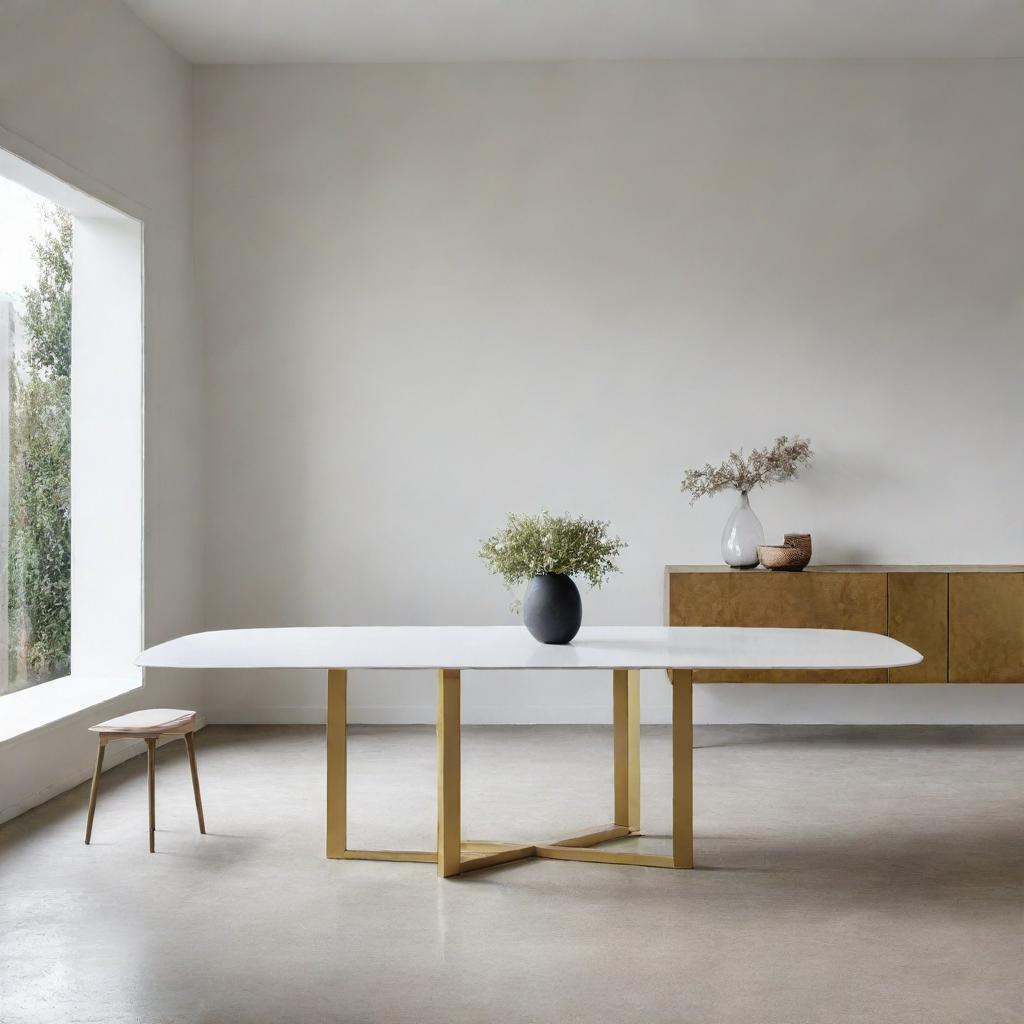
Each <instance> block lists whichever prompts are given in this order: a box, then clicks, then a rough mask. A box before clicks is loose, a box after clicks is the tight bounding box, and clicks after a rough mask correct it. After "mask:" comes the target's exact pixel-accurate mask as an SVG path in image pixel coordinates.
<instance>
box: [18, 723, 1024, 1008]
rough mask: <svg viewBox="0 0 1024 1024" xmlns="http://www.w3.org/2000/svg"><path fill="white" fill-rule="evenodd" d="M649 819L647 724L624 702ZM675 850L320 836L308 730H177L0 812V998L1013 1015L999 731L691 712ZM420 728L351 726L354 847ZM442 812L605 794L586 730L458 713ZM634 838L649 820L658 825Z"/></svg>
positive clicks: (427, 817)
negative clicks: (441, 871) (691, 841)
mask: <svg viewBox="0 0 1024 1024" xmlns="http://www.w3.org/2000/svg"><path fill="white" fill-rule="evenodd" d="M643 744H644V752H643V768H644V784H643V795H644V801H645V805H644V825H645V828H647V829H649V830H651V831H652V832H657V831H659V830H661V831H664V830H666V829H667V823H668V819H669V810H670V808H669V806H668V792H669V789H668V787H669V782H670V777H669V770H668V769H669V762H668V753H669V736H668V730H667V729H666V728H661V727H652V728H645V729H644V730H643ZM697 744H698V747H699V749H698V750H697V751H696V754H695V764H696V780H697V796H696V857H697V863H698V868H697V869H696V870H694V871H669V870H664V869H657V868H630V867H616V866H610V865H597V864H579V863H565V862H558V861H538V860H530V861H524V862H520V863H517V864H510V865H505V866H501V867H497V868H493V869H490V870H483V871H479V872H476V873H473V874H469V875H466V876H465V877H463V878H459V879H455V880H452V881H447V882H442V881H439V880H438V879H437V877H436V876H435V869H434V867H433V866H432V865H422V864H390V863H366V862H343V861H327V860H325V859H324V857H323V804H324V737H323V730H322V729H317V728H311V727H310V728H307V727H245V728H242V727H232V728H228V727H210V728H207V729H205V730H203V731H202V732H201V733H199V734H198V735H197V738H196V747H197V753H198V757H199V771H200V777H201V780H202V785H203V797H204V805H205V810H206V821H207V828H208V829H209V835H207V836H200V835H199V834H198V831H197V828H196V824H195V816H194V808H193V805H192V793H191V787H190V785H189V778H188V769H187V763H186V761H185V757H184V753H185V751H184V745H183V744H180V743H178V744H174V745H171V746H168V747H166V748H161V749H160V752H159V767H158V772H157V827H158V832H157V840H156V842H157V852H156V853H155V854H153V855H150V854H149V853H148V852H147V834H146V782H145V761H144V759H143V758H135V759H133V760H132V761H129V762H126V763H125V764H123V765H120V766H118V767H116V768H113V769H111V770H110V771H109V772H108V773H106V774H105V775H104V778H103V790H102V791H101V793H100V799H99V806H98V810H97V814H96V824H95V830H94V835H93V845H92V846H89V847H87V846H85V845H84V844H83V842H82V836H83V829H84V823H85V806H86V801H87V796H88V788H87V787H86V786H80V787H78V788H77V789H75V790H73V791H72V792H70V793H66V794H64V795H63V796H60V797H58V798H56V799H54V800H52V801H50V802H49V803H48V804H45V805H44V806H42V807H39V808H36V809H35V810H33V811H30V812H29V813H27V814H25V815H23V816H22V817H20V818H18V819H16V820H14V821H12V822H9V823H8V824H6V825H4V826H2V827H0V1021H2V1022H3V1024H25V1022H32V1024H36V1022H39V1024H50V1022H61V1024H78V1022H98V1024H100V1022H101V1024H129V1022H131V1024H170V1022H175V1024H176V1022H179V1021H180V1022H186V1021H187V1022H210V1024H213V1022H217V1024H221V1022H224V1024H231V1022H239V1024H241V1022H245V1024H263V1022H267V1024H271V1022H273V1024H288V1022H292V1021H295V1022H303V1024H316V1022H327V1021H331V1022H387V1024H405V1022H408V1024H434V1022H438V1024H440V1022H445V1024H448V1022H462V1021H466V1022H473V1024H491V1022H509V1024H518V1022H527V1021H529V1022H541V1021H543V1022H549V1021H550V1022H559V1024H561V1022H577V1021H580V1022H582V1021H587V1022H591V1021H599V1022H604V1021H614V1022H617V1024H626V1022H632V1021H638V1022H639V1021H643V1022H655V1021H657V1022H660V1021H665V1022H672V1024H683V1022H693V1024H718V1022H730V1024H731V1022H736V1024H740V1022H742V1024H767V1022H779V1024H847V1022H864V1024H868V1022H870V1024H887V1022H907V1024H923V1022H927V1024H944V1022H961V1021H962V1022H971V1024H976V1022H981V1021H983V1022H985V1024H1002V1022H1006V1024H1020V1022H1021V1021H1022V1020H1024V969H1022V963H1024V729H1022V728H1020V727H1006V728H992V727H977V728H956V729H939V728H930V727H912V728H908V727H898V728H884V729H882V728H856V729H851V728H838V727H802V728H797V727H765V726H744V727H735V728H722V727H715V728H712V727H707V728H703V729H698V730H697ZM433 759H434V746H433V735H432V730H431V729H429V728H419V727H416V728H377V727H355V728H353V729H352V730H351V739H350V763H351V774H350V793H351V796H350V813H351V820H352V824H351V828H350V845H352V846H363V847H391V846H408V847H414V848H415V847H419V848H423V847H424V846H426V847H431V846H432V835H431V833H432V816H433V805H434V776H433V767H434V764H433ZM463 790H464V800H463V821H464V835H465V836H466V838H480V839H506V838H507V839H512V840H520V839H521V840H527V841H530V840H543V839H549V838H553V837H556V836H560V835H568V834H571V832H572V831H573V830H574V829H576V828H586V827H587V826H591V825H598V824H603V823H605V822H607V821H608V820H609V819H610V805H611V732H610V729H602V728H598V727H589V726H586V727H542V726H539V727H510V728H504V727H502V728H495V727H491V728H466V729H465V730H464V733H463ZM641 842H642V843H645V844H650V845H657V843H658V842H659V841H658V840H656V839H651V840H642V841H641Z"/></svg>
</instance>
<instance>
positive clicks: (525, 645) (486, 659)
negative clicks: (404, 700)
mask: <svg viewBox="0 0 1024 1024" xmlns="http://www.w3.org/2000/svg"><path fill="white" fill-rule="evenodd" d="M920 660H921V655H920V654H918V653H917V651H915V650H913V649H912V648H910V647H907V646H906V644H902V643H900V642H899V641H898V640H893V639H892V638H891V637H887V636H881V635H880V634H878V633H859V632H854V631H852V630H845V629H753V628H742V629H735V628H719V627H714V626H671V627H670V626H585V627H584V628H583V629H581V630H580V632H579V634H578V635H577V637H576V639H575V640H573V642H572V643H571V644H566V645H552V644H541V643H538V642H537V641H536V640H534V639H533V637H531V636H530V634H529V633H528V632H527V631H526V629H525V628H524V627H522V626H320V627H296V628H275V629H228V630H220V631H216V632H210V633H194V634H193V635H191V636H183V637H179V638H178V639H177V640H169V641H168V642H167V643H164V644H159V645H157V646H156V647H151V648H149V649H148V650H146V651H143V652H142V654H141V655H140V656H139V658H138V662H137V664H139V665H144V666H147V667H160V668H319V669H327V668H461V669H526V668H529V669H535V668H693V669H701V668H705V669H707V668H733V669H773V668H788V669H857V668H896V667H898V666H903V665H916V664H917V663H918V662H919V661H920Z"/></svg>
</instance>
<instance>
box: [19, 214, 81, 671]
mask: <svg viewBox="0 0 1024 1024" xmlns="http://www.w3.org/2000/svg"><path fill="white" fill-rule="evenodd" d="M48 219H49V221H50V225H49V230H47V232H46V234H45V235H44V236H43V238H41V239H38V240H36V242H35V260H36V265H37V267H38V271H39V277H38V280H37V283H36V285H35V287H34V288H29V289H26V292H25V316H24V325H25V334H26V338H27V347H26V351H25V352H24V354H23V355H22V356H21V357H20V358H19V359H18V360H17V361H14V360H12V363H11V368H10V374H9V381H8V386H9V389H10V402H11V406H10V409H11V412H10V417H11V419H10V512H9V516H10V546H9V549H8V556H7V560H8V564H7V587H8V595H7V596H8V620H9V627H10V649H9V660H10V669H11V672H10V675H11V678H12V679H14V678H19V677H22V678H23V677H25V676H28V677H29V678H30V679H32V680H33V681H37V680H44V679H52V678H54V677H55V676H58V675H64V674H66V673H67V672H68V670H69V666H70V661H71V232H72V227H71V225H72V222H71V216H70V214H68V213H67V212H66V211H64V210H60V209H57V210H55V211H53V212H52V213H50V214H48Z"/></svg>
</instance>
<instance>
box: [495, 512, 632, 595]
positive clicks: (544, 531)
mask: <svg viewBox="0 0 1024 1024" xmlns="http://www.w3.org/2000/svg"><path fill="white" fill-rule="evenodd" d="M609 525H610V524H608V523H605V522H602V521H601V520H599V519H584V518H583V517H582V516H576V517H573V516H553V515H551V513H550V512H548V511H547V510H545V511H543V512H541V513H540V515H536V516H520V515H516V514H515V513H514V512H511V513H509V517H508V522H507V523H506V524H505V527H504V528H503V529H501V530H499V531H498V532H497V533H496V534H495V535H494V536H493V537H490V538H489V539H488V540H486V541H484V543H483V546H482V547H481V548H480V557H481V558H482V559H483V560H484V561H485V562H486V563H487V565H488V567H489V568H490V570H491V572H492V573H494V574H495V575H497V576H500V577H501V578H502V579H503V580H504V581H505V585H506V586H507V587H509V588H512V587H514V586H517V585H518V584H521V583H525V582H527V581H529V580H531V579H532V578H533V577H534V576H540V575H542V574H544V573H548V572H556V573H564V574H565V575H566V576H579V577H582V578H583V579H585V580H586V581H587V582H588V583H589V584H590V585H591V586H592V587H600V586H601V584H602V583H604V581H605V580H606V579H607V578H608V577H609V576H610V575H611V574H612V573H615V572H618V571H619V567H618V565H617V564H616V561H615V559H616V558H617V557H618V555H619V553H620V552H621V551H622V550H623V548H625V547H626V542H625V541H623V540H620V539H619V538H618V537H610V536H609V535H608V527H609Z"/></svg>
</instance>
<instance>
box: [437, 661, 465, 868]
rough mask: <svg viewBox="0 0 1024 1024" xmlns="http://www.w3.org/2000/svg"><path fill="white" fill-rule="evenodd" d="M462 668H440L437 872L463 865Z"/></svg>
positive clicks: (438, 692) (438, 676) (438, 678)
mask: <svg viewBox="0 0 1024 1024" xmlns="http://www.w3.org/2000/svg"><path fill="white" fill-rule="evenodd" d="M460 686H461V681H460V675H459V670H458V669H456V668H441V669H438V670H437V873H438V875H440V876H441V877H442V878H450V877H451V876H452V875H457V874H458V873H459V871H460V870H461V867H462V810H461V802H462V753H461V729H462V727H461V723H460V711H459V703H460V695H459V690H460Z"/></svg>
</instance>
